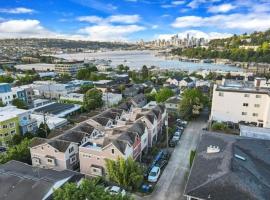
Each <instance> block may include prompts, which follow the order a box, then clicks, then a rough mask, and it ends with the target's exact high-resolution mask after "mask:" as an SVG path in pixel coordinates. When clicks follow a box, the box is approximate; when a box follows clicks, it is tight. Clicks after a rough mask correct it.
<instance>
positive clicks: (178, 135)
mask: <svg viewBox="0 0 270 200" xmlns="http://www.w3.org/2000/svg"><path fill="white" fill-rule="evenodd" d="M181 135H182V133H181V132H180V131H176V132H175V133H174V134H173V137H172V140H175V141H179V140H180V138H181Z"/></svg>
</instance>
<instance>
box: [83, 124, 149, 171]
mask: <svg viewBox="0 0 270 200" xmlns="http://www.w3.org/2000/svg"><path fill="white" fill-rule="evenodd" d="M147 146H148V132H147V127H146V126H145V124H144V123H143V122H142V121H136V122H135V123H134V124H133V123H132V124H130V125H126V126H120V127H115V128H113V129H109V130H106V131H105V134H104V137H94V138H91V139H90V140H89V141H88V142H86V143H84V144H82V145H81V146H80V148H79V159H80V171H81V173H83V174H87V175H90V176H103V175H106V159H110V160H116V159H117V158H124V159H127V158H128V157H131V158H133V159H135V160H139V159H140V156H141V155H142V152H143V151H144V150H146V148H147Z"/></svg>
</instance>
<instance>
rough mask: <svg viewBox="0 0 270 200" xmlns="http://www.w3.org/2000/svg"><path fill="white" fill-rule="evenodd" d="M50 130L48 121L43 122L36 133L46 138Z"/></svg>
mask: <svg viewBox="0 0 270 200" xmlns="http://www.w3.org/2000/svg"><path fill="white" fill-rule="evenodd" d="M50 132H51V130H50V128H49V126H48V125H47V124H46V123H43V122H41V123H40V125H39V127H38V130H37V133H36V134H37V136H38V137H41V138H46V137H47V136H48V135H49V133H50Z"/></svg>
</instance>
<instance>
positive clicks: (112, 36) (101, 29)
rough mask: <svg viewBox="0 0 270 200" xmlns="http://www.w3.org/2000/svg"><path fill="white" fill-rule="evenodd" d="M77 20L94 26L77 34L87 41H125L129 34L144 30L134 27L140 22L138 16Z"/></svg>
mask: <svg viewBox="0 0 270 200" xmlns="http://www.w3.org/2000/svg"><path fill="white" fill-rule="evenodd" d="M77 20H79V21H85V22H89V23H94V24H95V25H92V26H87V27H84V28H82V29H80V30H79V34H83V35H85V37H86V38H87V39H88V40H99V41H127V40H128V39H129V35H130V34H132V33H135V32H138V31H142V30H144V29H145V27H143V26H139V25H136V23H137V22H139V21H140V16H139V15H111V16H109V17H106V18H101V17H98V16H82V17H79V18H77ZM119 24H121V25H119ZM152 28H153V27H152ZM154 28H155V27H154Z"/></svg>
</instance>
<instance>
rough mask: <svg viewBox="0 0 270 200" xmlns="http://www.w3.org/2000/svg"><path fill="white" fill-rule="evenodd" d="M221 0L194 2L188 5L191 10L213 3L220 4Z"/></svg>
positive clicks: (193, 0)
mask: <svg viewBox="0 0 270 200" xmlns="http://www.w3.org/2000/svg"><path fill="white" fill-rule="evenodd" d="M219 1H220V0H192V1H191V2H190V3H188V4H187V6H188V7H190V8H193V9H194V8H198V7H199V6H200V5H201V4H205V3H211V2H219Z"/></svg>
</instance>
